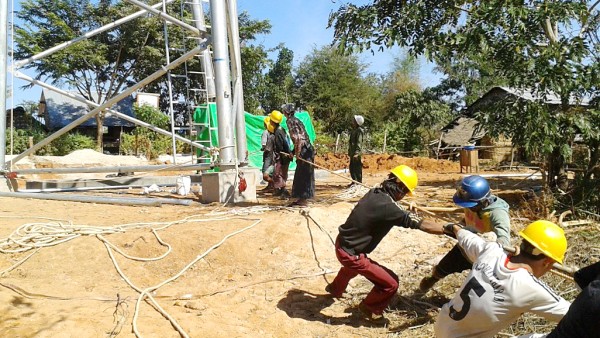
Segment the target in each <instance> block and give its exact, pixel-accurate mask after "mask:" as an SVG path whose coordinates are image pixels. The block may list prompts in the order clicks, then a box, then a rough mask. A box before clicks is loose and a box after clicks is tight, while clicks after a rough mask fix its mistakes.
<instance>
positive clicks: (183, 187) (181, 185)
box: [175, 176, 192, 196]
mask: <svg viewBox="0 0 600 338" xmlns="http://www.w3.org/2000/svg"><path fill="white" fill-rule="evenodd" d="M175 186H176V190H177V194H178V195H181V196H187V194H189V193H190V189H191V187H192V179H191V178H190V177H189V176H179V177H177V182H176V183H175Z"/></svg>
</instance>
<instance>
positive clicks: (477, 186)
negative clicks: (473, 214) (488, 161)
mask: <svg viewBox="0 0 600 338" xmlns="http://www.w3.org/2000/svg"><path fill="white" fill-rule="evenodd" d="M488 196H490V184H489V183H488V181H487V180H486V179H485V178H483V177H481V176H478V175H473V176H468V177H465V178H463V179H462V181H461V182H460V187H458V188H457V189H456V193H455V194H454V197H452V200H453V201H454V203H455V204H457V205H459V206H461V207H463V208H472V207H474V206H476V205H477V204H479V202H481V201H482V200H484V199H486V198H487V197H488Z"/></svg>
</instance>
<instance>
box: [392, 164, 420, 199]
mask: <svg viewBox="0 0 600 338" xmlns="http://www.w3.org/2000/svg"><path fill="white" fill-rule="evenodd" d="M390 172H391V173H392V174H393V175H394V176H396V178H397V179H398V181H400V182H402V183H403V184H404V185H405V186H406V187H407V188H408V195H410V196H412V194H413V191H414V190H415V188H416V187H417V183H418V182H419V179H418V177H417V172H416V171H414V170H413V169H412V168H411V167H409V166H407V165H404V164H401V165H399V166H397V167H395V168H394V169H392V170H390Z"/></svg>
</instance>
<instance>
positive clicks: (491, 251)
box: [434, 220, 570, 338]
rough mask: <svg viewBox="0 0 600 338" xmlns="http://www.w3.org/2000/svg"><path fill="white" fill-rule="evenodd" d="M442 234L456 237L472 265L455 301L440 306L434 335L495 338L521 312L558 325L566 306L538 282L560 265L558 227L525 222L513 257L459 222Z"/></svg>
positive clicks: (561, 248)
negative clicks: (519, 244) (525, 225)
mask: <svg viewBox="0 0 600 338" xmlns="http://www.w3.org/2000/svg"><path fill="white" fill-rule="evenodd" d="M444 233H446V234H448V235H450V236H453V237H456V239H458V245H460V247H461V248H462V249H463V251H464V252H465V254H466V255H467V257H468V258H469V259H470V260H471V261H472V262H474V263H473V264H472V269H471V272H470V273H469V275H468V276H467V278H466V279H465V281H464V283H463V285H462V287H461V288H460V289H459V290H458V291H457V292H456V295H455V296H454V298H453V299H452V300H451V301H450V302H448V303H446V304H445V305H444V306H442V309H441V311H440V313H439V314H438V317H437V320H436V323H435V325H434V329H435V336H436V337H438V338H445V337H494V336H495V335H496V333H498V332H499V331H501V330H503V329H504V328H506V327H508V326H509V325H510V324H511V323H512V322H514V321H515V320H517V319H518V318H519V317H520V316H521V314H523V313H524V312H533V313H535V314H537V315H539V316H542V317H544V318H546V319H547V320H551V321H555V322H558V321H560V320H561V318H562V317H563V316H564V315H565V313H567V311H568V310H569V306H570V303H569V302H568V301H566V300H565V299H563V298H562V297H560V296H559V295H557V294H556V293H554V292H553V291H552V290H551V289H550V288H549V287H548V286H546V285H545V284H544V283H543V282H541V281H540V280H539V279H538V278H540V277H541V276H543V275H544V274H546V273H547V272H548V271H550V269H552V265H553V264H554V263H555V262H556V263H563V262H564V257H565V252H566V251H567V239H566V238H565V233H564V231H563V229H561V228H560V227H559V226H558V225H556V224H554V223H552V222H549V221H544V220H539V221H535V222H533V223H531V224H529V225H528V226H527V227H526V228H525V229H523V231H521V232H519V235H520V236H521V237H522V238H523V241H522V243H521V246H520V250H519V253H518V254H517V255H510V254H507V253H505V252H504V250H503V248H502V246H500V245H499V244H498V243H495V242H486V241H485V240H484V239H483V238H481V237H479V236H478V235H477V234H474V233H472V232H471V231H469V230H467V229H464V228H463V227H462V226H460V225H458V224H447V225H445V226H444Z"/></svg>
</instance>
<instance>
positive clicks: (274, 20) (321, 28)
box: [6, 0, 439, 108]
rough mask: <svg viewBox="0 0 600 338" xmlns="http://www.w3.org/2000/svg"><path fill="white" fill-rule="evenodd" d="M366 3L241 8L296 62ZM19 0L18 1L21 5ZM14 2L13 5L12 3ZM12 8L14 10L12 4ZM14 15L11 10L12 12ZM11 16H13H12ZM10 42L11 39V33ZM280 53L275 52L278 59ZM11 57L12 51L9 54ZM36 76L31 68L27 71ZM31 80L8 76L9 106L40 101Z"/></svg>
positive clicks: (331, 0)
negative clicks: (336, 14)
mask: <svg viewBox="0 0 600 338" xmlns="http://www.w3.org/2000/svg"><path fill="white" fill-rule="evenodd" d="M346 2H350V3H354V4H358V5H360V4H365V3H367V2H368V1H365V0H351V1H340V0H283V1H282V0H238V11H239V12H242V11H247V12H248V13H249V14H250V17H251V18H252V19H254V20H267V19H268V20H269V21H270V22H271V25H272V28H271V34H269V35H261V36H259V37H258V40H257V41H256V43H260V44H263V45H264V46H265V47H267V48H273V47H276V46H277V45H278V44H280V43H283V44H285V46H286V47H287V48H289V49H291V50H292V51H293V52H294V63H295V65H297V64H298V63H299V62H300V61H301V60H303V59H304V57H305V56H306V55H307V54H309V53H310V52H311V51H312V49H313V48H314V47H316V48H319V47H322V46H324V45H327V44H329V43H331V41H332V39H333V30H332V29H327V20H328V17H329V14H330V13H331V12H332V11H334V10H337V9H338V8H339V7H340V6H341V5H342V4H343V3H346ZM19 3H20V2H19V1H14V4H15V7H16V8H17V9H18V8H19ZM9 6H10V5H9ZM9 10H11V9H10V8H9ZM9 16H10V14H9ZM9 20H10V17H9ZM8 42H9V44H10V43H11V40H10V37H9V41H8ZM399 53H400V50H399V48H393V49H391V50H387V51H384V52H375V55H372V54H371V53H370V52H366V53H363V54H361V56H360V57H361V61H363V62H364V63H365V64H367V65H368V71H369V72H374V73H379V74H383V73H387V72H388V71H390V69H391V67H392V61H393V59H394V57H395V56H397V55H399ZM276 56H277V55H272V56H271V58H272V59H275V58H276ZM9 60H10V55H9ZM24 73H26V74H27V75H30V76H33V74H32V73H31V72H30V71H24ZM419 77H420V81H421V85H422V86H423V87H429V86H432V85H435V84H437V83H439V75H438V74H434V72H433V65H432V64H429V63H426V62H425V61H421V70H420V75H419ZM25 84H27V82H25V81H21V80H19V79H17V78H14V79H13V78H12V77H11V76H10V74H9V76H8V84H7V85H8V86H11V87H12V88H13V93H14V96H13V97H12V98H11V97H7V104H6V106H7V108H8V107H12V106H15V105H18V104H19V103H21V102H22V101H24V100H28V101H36V102H37V101H38V100H39V98H40V93H41V89H40V87H38V86H36V87H33V88H32V89H28V90H22V89H20V87H21V86H23V85H25Z"/></svg>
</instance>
